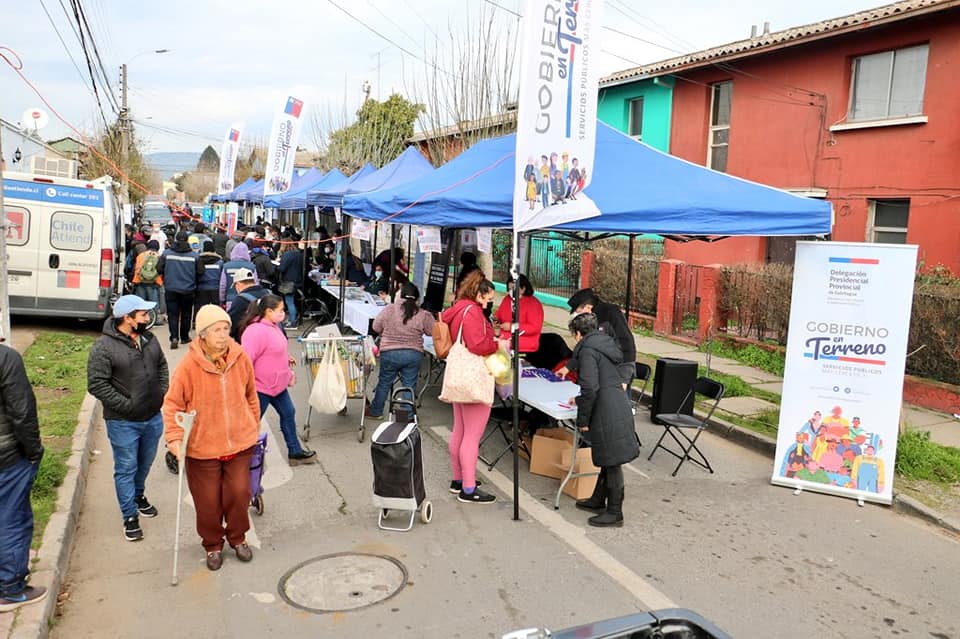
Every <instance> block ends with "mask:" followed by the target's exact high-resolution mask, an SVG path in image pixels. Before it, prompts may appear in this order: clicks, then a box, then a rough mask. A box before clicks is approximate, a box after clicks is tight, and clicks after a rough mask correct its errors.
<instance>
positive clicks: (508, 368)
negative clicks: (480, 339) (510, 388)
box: [483, 349, 513, 386]
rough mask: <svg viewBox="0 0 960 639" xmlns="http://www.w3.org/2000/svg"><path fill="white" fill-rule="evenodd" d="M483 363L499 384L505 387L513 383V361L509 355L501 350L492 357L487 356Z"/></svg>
mask: <svg viewBox="0 0 960 639" xmlns="http://www.w3.org/2000/svg"><path fill="white" fill-rule="evenodd" d="M483 363H484V364H485V365H486V367H487V370H488V371H490V374H491V375H493V380H494V381H495V382H496V383H497V384H499V385H501V386H504V385H507V384H512V383H513V361H512V360H511V358H510V354H509V353H507V352H506V351H504V350H503V349H500V350H498V351H497V352H496V353H493V354H492V355H487V356H486V357H485V358H484V360H483Z"/></svg>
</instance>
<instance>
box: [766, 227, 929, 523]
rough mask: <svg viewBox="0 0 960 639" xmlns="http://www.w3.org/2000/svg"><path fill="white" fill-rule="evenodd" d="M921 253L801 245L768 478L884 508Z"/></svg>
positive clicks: (887, 247) (889, 247)
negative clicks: (775, 447) (872, 503)
mask: <svg viewBox="0 0 960 639" xmlns="http://www.w3.org/2000/svg"><path fill="white" fill-rule="evenodd" d="M916 265H917V247H916V246H907V245H902V244H866V243H860V242H856V243H854V242H850V243H846V242H797V254H796V265H795V267H794V273H793V296H792V298H791V307H790V334H789V337H788V339H787V356H786V370H785V371H784V378H783V396H782V399H781V404H780V424H779V428H778V431H777V453H776V459H775V462H774V468H773V478H772V480H771V481H772V482H773V483H774V484H778V485H781V486H790V487H796V488H803V489H805V490H813V491H818V492H824V493H830V494H834V495H840V496H843V497H851V498H855V499H863V500H865V501H874V502H879V503H882V504H889V503H890V502H891V501H892V499H893V471H894V462H895V460H896V456H897V434H898V431H899V425H900V410H901V400H902V396H903V375H904V367H905V365H906V355H907V338H908V337H909V333H910V309H911V306H912V302H913V280H914V273H915V270H916Z"/></svg>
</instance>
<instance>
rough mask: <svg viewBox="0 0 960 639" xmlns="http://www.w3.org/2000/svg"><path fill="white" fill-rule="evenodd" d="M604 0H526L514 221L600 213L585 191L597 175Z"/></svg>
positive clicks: (525, 223)
mask: <svg viewBox="0 0 960 639" xmlns="http://www.w3.org/2000/svg"><path fill="white" fill-rule="evenodd" d="M602 14H603V0H578V1H577V2H565V3H560V2H557V1H556V0H527V4H526V11H525V12H524V14H523V15H524V20H523V23H524V27H523V34H522V38H521V41H520V50H521V64H520V100H519V104H518V107H517V155H516V167H515V170H514V176H513V177H514V194H513V227H514V230H515V231H517V232H521V231H528V230H532V229H537V228H546V227H550V226H555V225H557V224H562V223H564V222H572V221H574V220H581V219H584V218H588V217H594V216H596V215H600V211H599V209H598V208H597V206H596V204H594V203H593V202H592V201H591V200H590V198H588V197H587V196H586V194H584V193H583V190H584V189H585V188H586V187H587V186H589V184H590V181H591V179H592V177H593V165H594V162H593V157H594V151H595V148H596V136H597V82H598V79H599V68H598V66H597V63H598V62H599V61H600V58H601V56H600V38H599V37H598V36H599V32H600V29H601V25H602V22H603V15H602Z"/></svg>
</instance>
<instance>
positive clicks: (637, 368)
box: [633, 362, 653, 415]
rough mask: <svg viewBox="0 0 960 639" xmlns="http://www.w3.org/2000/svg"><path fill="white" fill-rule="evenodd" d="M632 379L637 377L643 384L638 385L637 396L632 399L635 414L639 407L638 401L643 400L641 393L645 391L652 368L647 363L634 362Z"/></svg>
mask: <svg viewBox="0 0 960 639" xmlns="http://www.w3.org/2000/svg"><path fill="white" fill-rule="evenodd" d="M633 366H634V373H633V377H634V379H638V380H640V381H642V382H643V386H641V387H640V394H638V395H637V398H636V399H634V400H633V414H634V415H636V414H637V409H638V408H640V402H642V401H643V394H644V393H645V392H647V384H648V383H650V375H651V373H652V372H653V369H652V368H650V365H649V364H644V363H643V362H634V363H633Z"/></svg>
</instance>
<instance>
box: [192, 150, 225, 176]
mask: <svg viewBox="0 0 960 639" xmlns="http://www.w3.org/2000/svg"><path fill="white" fill-rule="evenodd" d="M197 170H198V171H203V172H209V171H219V170H220V156H219V155H217V152H216V151H214V150H213V147H212V146H210V145H207V148H205V149H204V150H203V153H201V154H200V159H199V160H197Z"/></svg>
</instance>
